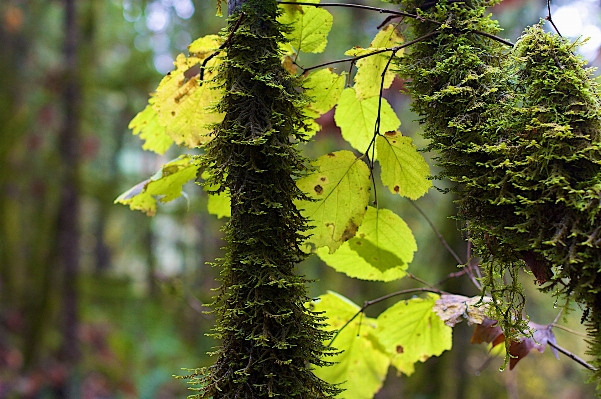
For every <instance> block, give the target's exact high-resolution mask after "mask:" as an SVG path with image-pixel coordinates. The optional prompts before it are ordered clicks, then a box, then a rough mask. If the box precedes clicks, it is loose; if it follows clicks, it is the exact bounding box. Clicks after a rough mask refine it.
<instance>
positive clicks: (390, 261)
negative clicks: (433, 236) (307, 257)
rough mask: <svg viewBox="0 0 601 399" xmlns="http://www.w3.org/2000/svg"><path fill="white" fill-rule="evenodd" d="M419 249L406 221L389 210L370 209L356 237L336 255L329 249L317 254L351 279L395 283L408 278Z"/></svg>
mask: <svg viewBox="0 0 601 399" xmlns="http://www.w3.org/2000/svg"><path fill="white" fill-rule="evenodd" d="M416 250H417V244H416V243H415V238H414V237H413V234H412V233H411V230H410V229H409V227H408V226H407V224H406V223H405V222H404V221H403V219H401V218H400V217H399V216H397V215H396V214H395V213H393V212H392V211H390V210H388V209H379V210H377V209H375V208H373V207H369V208H368V209H367V212H366V214H365V217H364V218H363V223H362V224H361V226H360V227H359V230H357V234H356V235H355V237H353V238H351V239H350V240H349V241H347V242H346V243H344V244H343V245H342V246H341V247H340V248H338V250H337V251H336V252H334V253H333V254H329V253H328V251H327V249H326V248H320V249H318V250H317V251H316V253H317V255H318V256H319V257H320V258H321V259H322V260H323V261H324V262H325V263H326V264H328V266H331V267H333V268H334V269H336V270H337V271H339V272H342V273H345V274H346V275H348V276H349V277H354V278H359V279H363V280H378V281H393V280H397V279H399V278H402V277H404V276H405V274H406V273H405V270H407V266H408V264H409V263H410V262H411V261H412V260H413V253H414V252H415V251H416Z"/></svg>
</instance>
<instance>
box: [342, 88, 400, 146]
mask: <svg viewBox="0 0 601 399" xmlns="http://www.w3.org/2000/svg"><path fill="white" fill-rule="evenodd" d="M380 102H381V109H380V107H379V104H380ZM378 110H379V113H378ZM334 120H335V121H336V124H337V125H338V127H340V130H341V131H342V137H343V138H344V139H345V140H346V141H347V142H348V143H349V144H350V145H351V146H353V148H354V149H356V150H358V151H360V152H362V153H364V152H366V151H367V149H368V147H369V146H370V145H373V144H372V143H373V140H374V126H376V121H377V120H379V130H380V132H381V133H382V132H388V131H395V130H397V129H398V128H399V126H400V125H401V121H399V118H398V117H397V116H396V114H395V113H394V110H393V109H392V107H391V106H390V104H388V101H386V99H384V98H379V97H370V98H368V99H364V100H361V99H359V98H358V97H357V93H356V91H355V89H354V88H352V87H349V88H347V89H344V91H343V92H342V96H341V97H340V101H339V102H338V106H337V107H336V113H335V114H334Z"/></svg>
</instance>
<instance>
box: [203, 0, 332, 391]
mask: <svg viewBox="0 0 601 399" xmlns="http://www.w3.org/2000/svg"><path fill="white" fill-rule="evenodd" d="M237 4H241V7H240V8H239V9H238V10H236V11H235V12H234V13H233V15H231V16H230V19H229V24H228V29H227V30H226V32H225V33H224V34H225V35H226V36H230V35H231V40H230V41H229V44H228V46H227V49H226V55H225V56H223V62H222V64H221V66H220V67H219V68H220V69H219V73H218V79H220V81H221V84H222V85H223V86H224V88H225V95H224V97H223V99H222V100H221V102H220V104H219V105H218V109H219V111H220V112H223V113H225V118H224V120H223V122H222V123H221V124H219V125H218V126H216V128H215V132H214V134H215V137H214V139H213V140H212V141H211V143H210V144H209V145H208V146H207V153H206V155H205V156H204V158H203V163H204V165H205V167H207V168H208V169H209V170H210V172H211V175H212V178H211V179H210V181H209V184H212V185H214V186H216V187H220V189H225V188H227V189H229V192H230V195H231V219H230V222H229V223H228V224H227V226H226V227H225V231H226V239H227V241H228V243H229V244H228V247H227V252H226V255H225V258H224V259H222V260H221V261H220V266H221V267H222V272H221V281H222V286H221V289H220V291H219V295H218V296H217V299H216V304H215V311H216V314H217V316H218V324H217V327H216V328H215V332H214V336H215V337H216V338H218V339H221V340H222V342H223V343H222V345H221V346H220V347H219V348H218V349H217V351H216V352H215V355H216V356H217V360H216V363H215V364H214V365H213V366H210V367H208V368H206V369H202V370H198V371H197V372H196V373H195V374H194V375H193V376H192V378H193V381H192V382H193V383H195V384H197V385H198V387H197V388H196V389H197V390H198V391H199V393H198V395H197V397H199V398H214V399H218V398H247V399H251V398H252V399H256V398H268V397H269V398H271V397H285V398H303V399H311V398H328V397H333V396H335V394H336V393H337V392H338V391H339V390H338V389H337V388H336V387H333V386H331V385H329V384H328V383H326V382H324V381H322V380H320V379H319V378H317V377H316V376H315V375H314V374H313V373H312V371H311V369H312V367H314V366H323V365H326V364H327V362H325V361H324V360H323V358H324V356H327V355H328V354H331V353H333V352H332V351H333V349H331V348H327V347H325V346H324V345H323V342H324V341H326V340H327V339H328V338H330V334H329V333H326V332H325V331H324V330H323V329H322V327H323V318H322V317H320V316H319V315H316V314H314V313H312V312H311V311H309V310H308V309H307V308H306V307H305V305H304V304H305V303H306V302H307V301H308V300H309V298H308V297H307V291H306V287H305V283H306V280H305V279H304V278H302V277H299V276H297V275H296V274H295V267H296V264H297V263H298V262H299V261H300V260H302V259H303V258H304V257H305V254H304V253H303V252H302V251H301V249H300V244H301V241H302V240H303V237H302V236H301V232H303V231H305V230H306V229H307V221H306V220H305V219H304V218H303V217H302V216H301V215H300V213H299V211H298V210H297V209H296V207H295V205H294V202H293V201H295V200H297V199H301V198H305V196H304V194H303V193H302V192H301V191H300V190H299V189H298V188H297V186H296V182H295V180H296V178H297V177H298V176H300V175H302V174H303V173H305V171H306V160H305V159H304V158H303V157H302V156H301V155H300V154H299V152H298V150H297V149H296V147H295V143H298V142H300V141H302V140H303V136H302V134H301V133H300V132H301V130H302V128H303V123H304V122H303V121H304V120H305V117H304V116H303V113H302V108H303V106H304V105H305V98H304V97H303V94H302V90H300V89H299V81H298V80H297V79H296V78H295V77H293V76H291V75H290V74H289V73H288V72H286V71H285V70H284V69H283V68H282V66H281V64H280V55H281V54H280V51H279V47H278V44H279V43H281V42H283V41H284V37H283V35H282V32H283V30H284V27H282V26H281V25H280V24H278V23H277V22H276V17H277V15H278V8H277V3H276V1H275V0H247V1H238V2H237ZM241 13H243V14H244V15H242V20H241V23H239V24H238V26H237V29H235V27H236V24H237V22H239V18H240V17H241Z"/></svg>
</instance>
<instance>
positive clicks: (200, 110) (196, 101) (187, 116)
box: [153, 35, 224, 148]
mask: <svg viewBox="0 0 601 399" xmlns="http://www.w3.org/2000/svg"><path fill="white" fill-rule="evenodd" d="M220 42H221V39H220V38H219V37H218V36H217V35H210V36H207V37H204V38H201V39H198V40H196V41H195V42H193V43H192V44H191V45H190V51H191V54H192V55H191V56H190V57H186V56H184V55H183V54H180V55H178V56H177V58H176V60H175V62H174V65H175V70H173V71H171V72H170V73H169V74H167V75H166V76H165V77H164V78H163V79H162V80H161V83H160V84H159V87H157V90H156V94H155V103H154V106H153V108H154V109H155V111H156V112H157V114H158V117H159V124H160V125H161V126H164V127H165V129H166V133H167V134H168V135H169V136H170V137H171V138H172V139H173V141H175V142H176V143H177V144H182V145H185V146H186V147H188V148H194V147H197V146H200V145H203V144H206V143H208V142H209V141H210V140H211V139H212V136H211V135H210V133H211V131H212V129H211V124H214V123H219V122H221V121H222V120H223V116H224V115H223V114H221V113H218V112H216V111H215V110H214V108H213V107H214V106H215V104H217V102H218V101H219V99H220V98H221V96H222V94H223V90H222V89H221V88H218V87H217V86H216V83H215V82H213V81H212V78H213V77H214V76H215V73H216V72H215V71H214V70H212V69H211V68H213V67H215V66H216V65H217V64H218V63H219V57H215V58H213V59H212V60H211V61H209V62H208V63H207V66H206V68H207V69H205V72H204V76H203V81H202V82H200V81H199V77H200V64H201V63H202V62H203V61H204V59H205V58H207V57H208V56H209V55H210V54H212V53H213V52H214V50H215V49H216V48H218V47H219V44H220ZM201 83H202V84H201Z"/></svg>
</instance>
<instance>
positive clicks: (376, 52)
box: [303, 32, 439, 73]
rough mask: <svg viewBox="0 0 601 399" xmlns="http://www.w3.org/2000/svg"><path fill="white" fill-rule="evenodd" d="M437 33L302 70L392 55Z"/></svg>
mask: <svg viewBox="0 0 601 399" xmlns="http://www.w3.org/2000/svg"><path fill="white" fill-rule="evenodd" d="M438 33H439V32H430V33H428V34H426V35H423V36H421V37H418V38H417V39H415V40H411V41H410V42H407V43H403V44H400V45H398V46H394V47H390V48H385V49H380V50H374V51H372V52H370V53H368V54H362V55H358V56H356V57H353V58H345V59H341V60H335V61H328V62H324V63H322V64H318V65H314V66H312V67H309V68H303V73H306V72H308V71H311V70H313V69H317V68H321V67H324V66H328V65H333V64H340V63H342V62H353V63H354V62H357V61H359V60H360V59H362V58H366V57H370V56H372V55H375V54H381V53H386V52H389V51H392V52H393V53H396V52H397V51H399V50H400V49H403V48H405V47H409V46H411V45H412V44H415V43H418V42H420V41H422V40H425V39H427V38H429V37H432V36H436V35H438Z"/></svg>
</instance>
